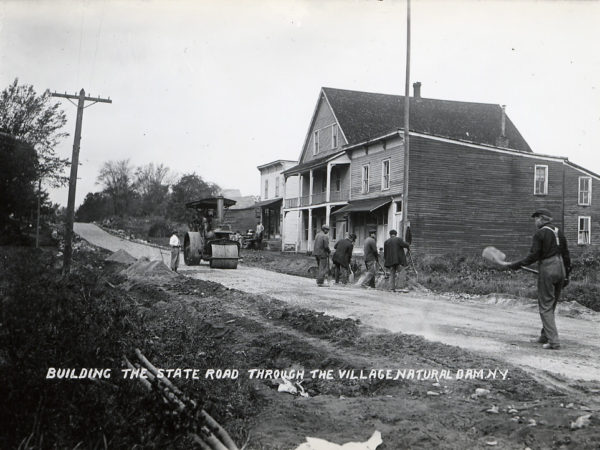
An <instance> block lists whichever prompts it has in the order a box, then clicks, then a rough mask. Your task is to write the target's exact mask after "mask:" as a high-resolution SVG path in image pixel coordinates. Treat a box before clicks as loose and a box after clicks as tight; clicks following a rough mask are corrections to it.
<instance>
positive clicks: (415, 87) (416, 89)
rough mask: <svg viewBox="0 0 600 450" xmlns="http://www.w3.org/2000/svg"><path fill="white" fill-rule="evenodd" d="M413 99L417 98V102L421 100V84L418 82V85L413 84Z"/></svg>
mask: <svg viewBox="0 0 600 450" xmlns="http://www.w3.org/2000/svg"><path fill="white" fill-rule="evenodd" d="M413 91H414V94H413V97H414V98H416V99H417V100H420V99H421V82H420V81H417V82H416V83H413Z"/></svg>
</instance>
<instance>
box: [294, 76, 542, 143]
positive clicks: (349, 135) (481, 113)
mask: <svg viewBox="0 0 600 450" xmlns="http://www.w3.org/2000/svg"><path fill="white" fill-rule="evenodd" d="M322 92H323V94H324V96H325V97H326V99H327V101H328V103H329V105H331V108H332V110H333V113H334V115H335V117H336V118H337V120H338V123H339V126H340V128H341V129H343V130H344V134H345V136H346V139H347V141H348V144H350V145H352V144H355V143H358V142H363V141H366V140H369V139H373V138H376V137H379V136H382V135H384V134H386V133H389V132H392V131H395V130H398V129H403V128H404V100H405V97H404V96H401V95H388V94H376V93H371V92H362V91H349V90H345V89H334V88H327V87H324V88H322ZM501 121H502V108H501V106H500V105H494V104H487V103H470V102H458V101H450V100H436V99H427V98H419V99H415V98H414V97H410V130H411V131H416V132H420V133H425V134H431V135H434V136H441V137H447V138H450V139H456V140H465V141H470V142H475V143H481V144H487V145H492V146H496V145H497V142H496V141H497V139H498V137H500V134H501ZM506 137H507V138H508V148H512V149H515V150H521V151H527V152H531V148H530V147H529V145H528V144H527V142H526V141H525V139H523V137H522V136H521V133H519V130H517V128H516V127H515V126H514V124H513V123H512V122H511V120H510V119H509V118H508V117H506ZM304 149H306V143H305V147H304Z"/></svg>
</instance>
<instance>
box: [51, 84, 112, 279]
mask: <svg viewBox="0 0 600 450" xmlns="http://www.w3.org/2000/svg"><path fill="white" fill-rule="evenodd" d="M52 97H61V98H66V99H68V100H69V101H71V99H77V100H78V102H77V121H76V122H75V138H74V140H73V156H72V158H71V176H70V177H69V200H68V203H67V223H66V224H65V249H64V262H63V276H66V275H69V273H70V270H71V255H72V254H73V248H72V245H71V241H72V240H73V221H74V216H75V189H76V187H77V168H78V166H79V143H80V142H81V123H82V121H83V109H84V108H86V106H84V105H85V102H86V100H87V101H90V102H93V103H91V104H90V105H88V106H91V105H93V104H94V103H112V100H111V99H110V98H108V99H106V98H98V97H86V96H85V91H84V90H83V89H81V91H79V95H69V94H67V93H65V94H59V93H56V92H54V93H52ZM71 103H73V102H71Z"/></svg>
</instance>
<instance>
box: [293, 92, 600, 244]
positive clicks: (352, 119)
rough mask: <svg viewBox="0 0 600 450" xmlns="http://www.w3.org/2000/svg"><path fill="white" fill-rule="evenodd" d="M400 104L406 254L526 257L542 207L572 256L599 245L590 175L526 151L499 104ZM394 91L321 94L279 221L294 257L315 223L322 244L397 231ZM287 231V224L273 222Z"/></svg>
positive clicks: (594, 179)
mask: <svg viewBox="0 0 600 450" xmlns="http://www.w3.org/2000/svg"><path fill="white" fill-rule="evenodd" d="M413 86H414V88H415V92H414V96H413V97H410V99H409V101H410V161H409V180H408V181H409V187H408V200H409V202H408V224H409V225H410V229H411V234H412V238H413V248H414V249H418V250H420V251H422V252H425V253H428V254H444V253H449V252H456V251H460V252H466V253H480V252H481V250H482V248H483V247H485V246H487V245H494V246H497V247H499V248H502V249H505V250H507V253H509V254H511V255H512V254H515V255H518V254H522V252H526V251H527V249H528V248H529V246H530V243H531V236H532V234H533V232H534V231H535V229H534V224H533V220H532V219H531V213H532V212H533V211H534V210H535V209H537V208H541V207H544V208H548V209H550V210H551V211H552V212H553V215H554V219H555V223H556V224H557V225H558V226H560V227H562V228H563V230H564V231H565V235H566V237H567V240H568V242H569V244H570V247H571V249H572V250H573V251H575V252H577V251H581V250H583V249H585V248H588V247H590V246H597V245H599V242H600V239H599V237H600V199H598V198H596V197H594V196H592V186H593V184H594V183H598V181H599V180H600V176H599V175H597V174H595V173H593V172H591V171H589V170H586V169H585V168H583V167H580V166H578V165H576V164H573V163H571V162H570V161H569V160H568V159H567V158H564V157H557V156H548V155H544V154H539V153H534V152H533V151H532V149H531V148H530V147H529V145H528V144H527V142H526V141H525V139H524V138H523V137H522V136H521V134H520V133H519V131H518V129H517V128H516V126H515V125H514V124H513V123H512V122H511V120H510V119H509V117H508V116H507V115H506V113H505V110H504V107H503V106H500V105H494V104H482V103H471V102H458V101H447V100H436V99H426V98H422V97H421V95H420V83H415V84H414V85H413ZM404 101H405V97H404V96H397V95H386V94H375V93H367V92H359V91H349V90H342V89H333V88H322V89H321V93H320V95H319V98H318V101H317V105H316V107H315V111H314V113H313V116H312V118H311V121H310V126H309V130H308V133H307V135H306V138H305V141H304V144H303V147H302V152H301V155H300V158H299V163H298V164H297V165H296V166H294V167H291V168H289V169H287V170H285V171H284V172H283V174H284V176H286V177H292V176H294V177H297V179H298V181H297V182H298V193H297V194H296V195H286V196H285V199H284V215H285V217H286V218H287V217H288V216H289V217H294V218H295V219H296V221H297V225H296V230H293V229H292V230H291V234H292V236H291V237H290V236H289V235H286V236H284V241H285V242H288V241H290V240H292V239H293V240H294V241H295V243H296V244H295V249H296V251H310V250H312V242H313V239H314V236H315V234H316V232H317V231H318V229H319V228H320V226H321V225H322V224H324V223H327V224H329V225H330V227H331V232H330V236H331V241H332V243H333V242H335V241H336V240H337V239H339V238H340V237H343V236H344V235H345V234H346V233H349V232H353V233H355V234H357V236H358V242H357V245H355V248H356V249H357V250H358V251H361V247H362V245H361V244H362V242H363V240H364V238H365V237H366V236H367V232H368V230H369V229H370V228H375V229H376V230H377V241H378V245H379V246H382V244H383V241H384V240H385V239H386V238H387V237H388V232H389V230H390V229H392V228H395V229H396V230H399V231H400V230H402V228H403V221H404V217H403V213H402V199H403V184H404V142H403V130H402V127H403V123H404ZM284 228H285V230H286V232H288V233H289V232H290V228H289V227H284Z"/></svg>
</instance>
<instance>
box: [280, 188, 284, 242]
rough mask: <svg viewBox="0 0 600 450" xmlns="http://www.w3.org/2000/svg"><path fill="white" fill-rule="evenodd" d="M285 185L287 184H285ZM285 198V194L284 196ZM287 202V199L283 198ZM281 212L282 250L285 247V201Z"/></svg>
mask: <svg viewBox="0 0 600 450" xmlns="http://www.w3.org/2000/svg"><path fill="white" fill-rule="evenodd" d="M284 185H285V184H284ZM284 198H285V196H284ZM283 201H284V202H285V200H283ZM279 214H280V217H281V223H280V225H279V227H280V230H279V235H280V236H281V251H283V250H284V248H285V244H284V242H285V231H284V230H285V209H284V208H283V203H282V208H281V209H280V210H279Z"/></svg>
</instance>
